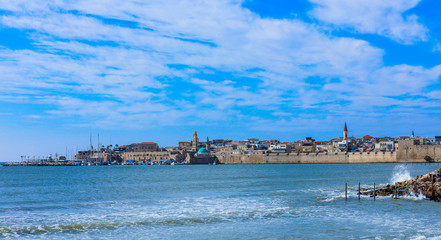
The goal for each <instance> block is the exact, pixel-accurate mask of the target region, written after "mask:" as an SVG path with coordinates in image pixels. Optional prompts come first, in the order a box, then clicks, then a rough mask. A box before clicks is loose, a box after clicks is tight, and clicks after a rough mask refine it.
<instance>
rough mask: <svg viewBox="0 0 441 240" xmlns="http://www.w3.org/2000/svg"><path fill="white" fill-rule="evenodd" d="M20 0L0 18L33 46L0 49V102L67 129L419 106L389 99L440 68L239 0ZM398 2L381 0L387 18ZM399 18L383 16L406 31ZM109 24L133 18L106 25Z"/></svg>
mask: <svg viewBox="0 0 441 240" xmlns="http://www.w3.org/2000/svg"><path fill="white" fill-rule="evenodd" d="M314 1H315V2H316V3H319V2H320V3H322V4H325V2H324V1H319V0H314ZM25 2H27V1H19V0H17V1H14V3H11V2H10V1H0V8H3V9H7V10H9V11H12V14H6V15H5V16H3V17H2V18H1V20H0V22H1V24H3V25H5V26H8V27H13V28H18V29H28V30H32V32H33V33H32V34H31V37H32V40H33V41H35V46H36V47H35V49H29V50H9V49H5V48H0V60H1V61H0V82H1V83H8V84H1V85H0V92H1V94H2V96H1V97H0V100H2V101H17V102H18V101H20V102H23V101H26V100H27V101H29V102H37V103H38V102H39V103H42V104H49V105H51V106H52V109H51V110H49V111H47V113H49V114H52V115H55V116H59V117H63V116H65V117H68V116H79V117H80V118H81V119H82V120H83V121H82V122H79V123H77V124H79V125H81V124H83V125H87V124H89V125H99V126H107V127H112V126H120V124H125V126H132V127H146V126H153V125H162V126H164V125H178V124H182V123H183V122H185V123H186V124H210V123H213V122H222V121H224V122H225V121H232V120H244V119H245V120H244V121H248V120H249V118H250V117H251V116H252V115H253V113H252V112H248V111H249V110H250V109H252V110H256V111H267V112H270V114H268V115H270V116H273V117H274V118H276V119H278V118H280V119H284V118H287V117H291V116H290V114H287V112H291V111H297V110H298V111H300V112H301V111H302V110H304V109H314V110H318V109H320V110H321V111H323V112H328V113H332V114H336V115H344V114H345V113H348V112H351V111H352V112H357V114H359V113H368V112H369V111H370V110H371V109H370V108H372V107H375V106H381V107H383V106H394V105H397V104H398V105H399V104H401V105H402V106H404V107H406V106H409V107H414V106H423V105H425V104H426V102H425V101H423V100H418V101H417V100H409V99H406V100H396V99H395V100H394V99H391V98H389V96H395V97H396V96H401V95H406V94H407V95H422V94H423V93H424V91H425V88H426V87H428V86H430V85H432V84H435V83H436V82H437V81H439V76H440V75H441V72H440V67H434V68H431V69H427V68H424V67H419V66H410V65H399V66H389V67H386V66H384V65H383V62H382V57H383V54H384V51H383V50H381V49H378V48H375V47H373V46H371V45H370V44H369V43H368V42H366V41H363V40H357V39H354V38H344V37H335V36H330V35H328V34H327V33H325V32H323V31H322V30H321V29H320V28H319V27H318V26H316V25H314V24H308V23H305V22H302V21H300V20H296V19H294V20H287V19H282V20H276V19H270V18H260V17H259V16H258V15H257V14H254V13H252V12H250V11H249V10H247V9H244V8H242V7H241V4H240V1H179V2H177V3H176V2H173V3H171V2H168V1H149V2H146V3H140V2H136V1H124V2H123V3H121V2H119V1H99V0H94V1H76V2H71V1H56V2H54V3H47V2H44V1H42V2H41V4H29V5H28V4H25ZM36 2H38V1H36ZM33 3H34V2H33ZM340 3H345V4H348V3H346V2H342V1H340ZM373 3H375V4H379V2H377V1H375V2H373ZM417 3H418V1H414V2H413V4H414V5H416V4H417ZM384 5H385V6H386V5H387V4H384ZM114 6H118V7H114ZM323 6H328V5H323ZM409 6H410V5H406V4H404V3H402V4H401V5H393V6H392V7H390V8H387V7H383V8H386V9H389V10H388V11H392V13H391V18H394V16H400V17H401V16H402V14H403V12H404V11H405V10H406V9H409ZM383 8H380V11H383V10H384V9H383ZM332 9H334V8H332ZM381 9H383V10H381ZM319 10H320V9H319ZM319 10H317V9H316V10H314V13H315V11H319ZM337 10H338V9H337ZM320 11H321V10H320ZM384 11H385V10H384ZM331 13H332V12H331ZM331 13H330V14H331ZM380 13H381V12H378V11H377V12H376V13H373V14H380ZM380 15H381V14H380ZM325 17H326V16H325ZM368 17H372V16H365V18H363V17H362V18H363V19H361V20H357V21H360V23H357V22H356V24H355V23H350V24H355V25H357V27H360V28H361V29H366V30H363V31H374V32H375V33H377V31H379V32H380V33H381V34H383V35H384V34H386V35H387V36H389V37H393V38H395V37H396V38H397V39H399V40H400V41H410V40H412V39H413V37H415V35H413V32H412V31H413V30H412V31H410V32H409V31H408V30H400V29H401V28H397V26H396V25H393V24H392V23H393V22H389V23H386V24H385V26H386V28H387V29H383V30H381V29H380V30H378V27H377V26H376V25H375V24H377V23H372V24H373V25H372V26H371V25H368V23H365V21H367V19H368ZM411 18H413V17H412V16H409V17H408V18H407V20H406V18H402V17H401V19H402V22H400V20H399V18H397V19H398V20H395V21H397V22H398V23H400V24H402V26H406V27H409V26H410V27H412V26H413V25H412V24H411V23H412V21H413V20H412V21H411V20H409V19H411ZM103 19H107V20H103ZM110 19H113V20H110ZM120 20H124V21H132V22H133V23H134V24H132V25H133V26H132V25H131V27H126V26H124V24H120V25H121V26H118V21H120ZM343 20H344V19H343ZM343 20H342V21H343ZM354 21H355V20H354ZM345 24H346V23H345ZM369 24H370V23H369ZM409 24H410V25H409ZM415 24H416V25H418V26H420V25H419V24H418V23H415ZM365 25H366V26H365ZM414 27H415V26H414ZM415 29H417V28H415ZM394 31H395V32H394ZM392 32H394V33H393V34H392ZM419 40H424V39H419ZM412 41H413V40H412ZM173 65H179V66H181V67H173ZM223 73H227V74H226V75H223ZM201 75H202V76H201ZM204 76H205V77H206V78H207V79H204ZM209 76H215V77H216V78H217V79H216V80H212V79H209ZM369 99H371V100H369ZM341 102H345V108H342V103H341ZM432 104H439V103H437V102H435V103H432ZM257 118H265V116H260V115H258V117H257ZM293 118H295V116H293ZM263 122H264V121H263ZM287 122H290V121H287Z"/></svg>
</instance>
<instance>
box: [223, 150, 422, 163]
mask: <svg viewBox="0 0 441 240" xmlns="http://www.w3.org/2000/svg"><path fill="white" fill-rule="evenodd" d="M397 156H398V153H397V152H370V153H368V152H355V153H309V154H308V153H263V152H254V153H251V154H248V153H236V154H233V153H231V154H227V153H222V154H218V155H217V157H218V159H219V162H220V163H222V164H305V163H312V164H314V163H316V164H324V163H399V162H420V163H423V162H426V160H424V157H422V158H418V157H414V158H412V159H407V160H406V158H398V157H397Z"/></svg>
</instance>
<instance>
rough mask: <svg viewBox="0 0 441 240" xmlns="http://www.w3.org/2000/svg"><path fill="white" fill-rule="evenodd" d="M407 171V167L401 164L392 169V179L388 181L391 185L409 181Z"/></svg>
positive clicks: (409, 177)
mask: <svg viewBox="0 0 441 240" xmlns="http://www.w3.org/2000/svg"><path fill="white" fill-rule="evenodd" d="M411 178H412V177H411V176H410V172H409V169H408V168H407V165H404V164H401V165H397V166H395V167H394V170H393V172H392V178H391V179H390V182H391V183H396V182H403V181H407V180H409V179H411Z"/></svg>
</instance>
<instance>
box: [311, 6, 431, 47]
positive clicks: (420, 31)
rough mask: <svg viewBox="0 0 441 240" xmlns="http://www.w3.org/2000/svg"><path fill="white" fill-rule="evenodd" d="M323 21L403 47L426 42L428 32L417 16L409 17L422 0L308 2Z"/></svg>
mask: <svg viewBox="0 0 441 240" xmlns="http://www.w3.org/2000/svg"><path fill="white" fill-rule="evenodd" d="M309 1H310V2H312V3H314V4H316V6H315V7H314V8H313V10H312V11H311V12H310V14H311V16H313V17H314V18H316V19H319V20H320V21H323V22H326V23H330V24H333V25H336V26H339V27H348V28H353V29H355V30H356V31H358V32H360V33H370V34H378V35H381V36H385V37H388V38H391V39H393V40H395V41H397V42H400V43H403V44H412V43H415V42H417V41H426V40H427V35H428V30H427V28H426V27H425V26H424V25H423V24H421V23H420V22H418V17H417V16H416V15H413V14H407V13H406V11H408V10H409V9H412V8H414V7H415V6H416V5H417V4H418V3H419V2H420V1H421V0H390V1H384V0H358V1H354V0H309Z"/></svg>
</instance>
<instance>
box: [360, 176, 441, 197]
mask: <svg viewBox="0 0 441 240" xmlns="http://www.w3.org/2000/svg"><path fill="white" fill-rule="evenodd" d="M361 194H362V195H368V196H374V194H375V196H391V197H394V198H399V197H400V196H416V197H419V196H421V195H423V196H424V197H426V198H427V199H430V200H433V201H437V202H439V201H441V169H439V170H435V171H432V172H429V173H427V174H425V175H419V176H417V177H415V178H412V179H410V180H407V181H402V182H396V183H395V184H389V185H387V186H386V187H383V188H379V189H377V190H368V191H362V192H361Z"/></svg>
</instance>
